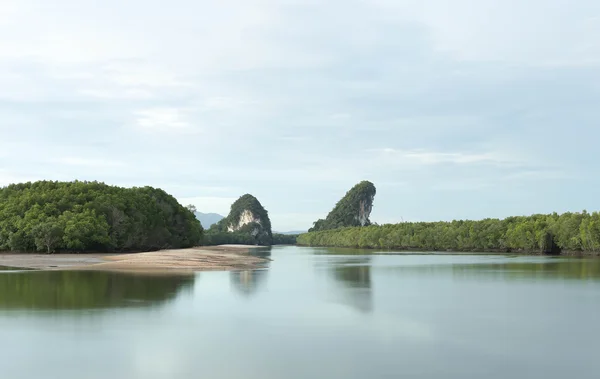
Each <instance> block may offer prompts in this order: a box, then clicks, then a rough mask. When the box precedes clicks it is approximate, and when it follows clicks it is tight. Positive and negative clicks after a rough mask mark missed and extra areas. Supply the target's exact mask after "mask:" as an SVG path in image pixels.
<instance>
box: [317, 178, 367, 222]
mask: <svg viewBox="0 0 600 379" xmlns="http://www.w3.org/2000/svg"><path fill="white" fill-rule="evenodd" d="M376 193H377V190H376V189H375V186H374V185H373V183H371V182H369V181H362V182H360V183H358V184H357V185H355V186H354V187H352V189H351V190H350V191H348V192H347V193H346V195H345V196H344V197H343V198H342V199H341V200H340V201H338V203H337V204H336V205H335V207H334V208H333V210H332V211H331V212H329V214H328V215H327V218H325V220H323V219H320V220H318V221H316V222H315V223H314V226H313V227H312V228H311V229H310V230H309V232H315V231H319V230H329V229H338V228H343V227H349V226H366V225H370V224H371V222H370V221H369V215H370V214H371V209H372V207H373V199H374V198H375V194H376Z"/></svg>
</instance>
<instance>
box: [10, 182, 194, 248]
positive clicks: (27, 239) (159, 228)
mask: <svg viewBox="0 0 600 379" xmlns="http://www.w3.org/2000/svg"><path fill="white" fill-rule="evenodd" d="M202 232H203V230H202V226H201V225H200V222H199V221H198V220H197V219H196V218H195V217H194V215H193V214H192V213H191V212H190V211H189V210H188V209H186V208H184V207H183V206H181V205H180V204H179V203H178V202H177V200H175V198H173V197H172V196H171V195H169V194H167V193H166V192H164V191H163V190H161V189H157V188H152V187H143V188H121V187H115V186H109V185H106V184H104V183H98V182H80V181H75V182H53V181H40V182H35V183H24V184H13V185H10V186H8V187H4V188H1V189H0V250H12V251H36V250H38V251H46V252H48V253H51V252H54V251H57V250H59V251H71V252H80V251H134V250H154V249H161V248H180V247H190V246H194V245H198V244H199V243H200V242H201V239H202Z"/></svg>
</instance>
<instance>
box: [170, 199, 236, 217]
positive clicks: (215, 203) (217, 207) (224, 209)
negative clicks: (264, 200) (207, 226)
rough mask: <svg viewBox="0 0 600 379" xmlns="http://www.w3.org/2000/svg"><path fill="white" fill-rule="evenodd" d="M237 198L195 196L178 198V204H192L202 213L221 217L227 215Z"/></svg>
mask: <svg viewBox="0 0 600 379" xmlns="http://www.w3.org/2000/svg"><path fill="white" fill-rule="evenodd" d="M237 199H238V198H237V197H214V196H207V197H205V196H195V197H183V198H179V199H178V200H179V203H181V204H183V205H188V204H193V205H195V206H196V208H198V211H199V212H202V213H218V214H220V215H223V216H227V215H228V214H229V210H230V209H231V204H233V203H234V202H235V201H236V200H237Z"/></svg>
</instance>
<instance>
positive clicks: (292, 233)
mask: <svg viewBox="0 0 600 379" xmlns="http://www.w3.org/2000/svg"><path fill="white" fill-rule="evenodd" d="M306 232H307V231H306V230H292V231H290V232H273V233H278V234H284V235H288V236H291V235H298V234H304V233H306Z"/></svg>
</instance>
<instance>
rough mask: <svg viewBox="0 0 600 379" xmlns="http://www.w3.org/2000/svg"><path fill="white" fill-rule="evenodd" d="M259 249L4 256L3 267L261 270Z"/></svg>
mask: <svg viewBox="0 0 600 379" xmlns="http://www.w3.org/2000/svg"><path fill="white" fill-rule="evenodd" d="M252 248H256V246H244V245H233V246H230V245H222V246H210V247H195V248H190V249H173V250H160V251H152V252H146V253H134V254H51V255H47V254H0V266H10V267H16V268H27V269H38V270H58V269H62V270H65V269H66V270H108V271H139V272H159V271H216V270H250V269H255V268H261V267H262V265H263V264H264V263H265V262H267V261H268V259H266V258H260V257H255V256H252V255H249V254H247V253H248V251H249V250H250V249H252Z"/></svg>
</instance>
